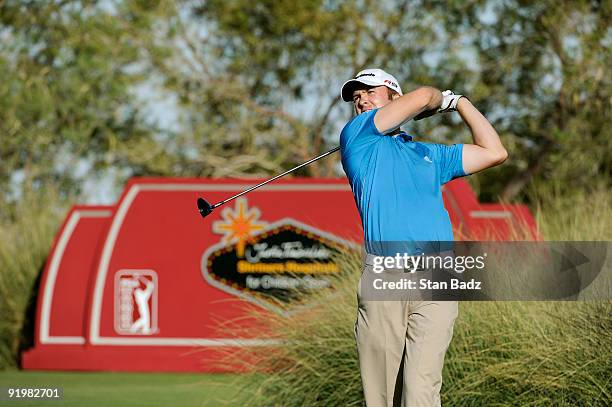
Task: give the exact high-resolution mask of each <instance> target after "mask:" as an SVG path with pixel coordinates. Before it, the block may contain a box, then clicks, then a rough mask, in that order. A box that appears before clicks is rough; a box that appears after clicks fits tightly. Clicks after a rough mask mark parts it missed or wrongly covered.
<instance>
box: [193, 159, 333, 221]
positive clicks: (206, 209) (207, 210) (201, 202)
mask: <svg viewBox="0 0 612 407" xmlns="http://www.w3.org/2000/svg"><path fill="white" fill-rule="evenodd" d="M338 150H340V147H336V148H333V149H331V150H329V151H328V152H326V153H323V154H321V155H320V156H318V157H315V158H313V159H312V160H308V161H306V162H305V163H302V164H300V165H298V166H297V167H295V168H292V169H290V170H287V171H285V172H283V173H282V174H279V175H277V176H275V177H273V178H270V179H269V180H266V181H264V182H262V183H261V184H257V185H255V186H254V187H251V188H249V189H247V190H246V191H242V192H240V193H239V194H236V195H234V196H232V197H229V198H227V199H225V200H223V201H221V202H217V203H216V204H214V205H211V204H209V203H208V201H207V200H206V199H204V198H198V210H199V211H200V215H202V217H203V218H205V217H207V216H208V215H210V214H211V212H212V211H213V209H215V208H218V207H219V206H221V205H223V204H225V203H227V202H229V201H231V200H233V199H236V198H238V197H239V196H242V195H244V194H246V193H249V192H251V191H252V190H254V189H257V188H259V187H261V186H263V185H266V184H268V183H270V182H272V181H274V180H275V179H278V178H280V177H282V176H285V175H287V174H289V173H290V172H293V171H295V170H298V169H300V168H302V167H305V166H307V165H308V164H310V163H313V162H315V161H317V160H319V159H321V158H323V157H325V156H328V155H330V154H332V153H335V152H336V151H338Z"/></svg>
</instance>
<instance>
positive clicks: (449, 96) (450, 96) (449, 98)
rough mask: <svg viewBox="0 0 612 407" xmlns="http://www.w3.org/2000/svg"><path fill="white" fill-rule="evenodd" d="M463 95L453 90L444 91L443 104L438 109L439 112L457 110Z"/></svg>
mask: <svg viewBox="0 0 612 407" xmlns="http://www.w3.org/2000/svg"><path fill="white" fill-rule="evenodd" d="M462 97H464V96H463V95H455V94H454V93H453V91H452V90H445V91H444V92H442V104H441V105H440V108H439V109H438V113H446V112H455V111H457V103H459V99H461V98H462Z"/></svg>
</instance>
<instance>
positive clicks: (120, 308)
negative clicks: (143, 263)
mask: <svg viewBox="0 0 612 407" xmlns="http://www.w3.org/2000/svg"><path fill="white" fill-rule="evenodd" d="M115 332H117V333H118V334H121V335H152V334H154V333H156V332H157V273H155V271H153V270H125V269H124V270H119V271H118V272H117V273H116V274H115Z"/></svg>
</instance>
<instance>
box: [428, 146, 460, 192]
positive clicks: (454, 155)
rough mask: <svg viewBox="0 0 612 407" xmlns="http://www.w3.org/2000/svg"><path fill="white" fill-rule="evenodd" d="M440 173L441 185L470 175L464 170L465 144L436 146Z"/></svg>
mask: <svg viewBox="0 0 612 407" xmlns="http://www.w3.org/2000/svg"><path fill="white" fill-rule="evenodd" d="M434 147H435V150H436V155H437V160H436V165H437V166H438V170H439V173H440V185H444V184H446V183H447V182H449V181H451V180H453V179H455V178H458V177H463V176H466V175H468V174H466V173H465V171H464V170H463V144H453V145H451V146H447V145H444V144H434Z"/></svg>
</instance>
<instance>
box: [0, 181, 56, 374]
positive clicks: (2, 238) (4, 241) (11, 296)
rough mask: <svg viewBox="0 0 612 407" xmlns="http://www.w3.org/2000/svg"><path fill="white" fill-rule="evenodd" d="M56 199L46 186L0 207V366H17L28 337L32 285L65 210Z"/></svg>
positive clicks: (31, 308) (31, 326) (31, 324)
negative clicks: (17, 200) (18, 200)
mask: <svg viewBox="0 0 612 407" xmlns="http://www.w3.org/2000/svg"><path fill="white" fill-rule="evenodd" d="M61 202H62V200H61V199H60V198H59V196H58V194H57V193H56V192H55V191H53V190H45V191H38V192H37V193H34V192H29V193H28V194H27V195H26V196H24V197H23V198H22V200H21V201H20V203H19V204H18V205H16V206H10V207H9V206H7V207H3V208H2V209H0V211H1V212H0V213H1V216H0V369H5V368H8V367H16V366H18V363H19V353H20V350H21V349H22V348H24V347H26V346H28V345H29V344H30V342H31V341H32V332H33V323H34V320H33V316H34V315H33V312H34V309H35V301H36V292H35V288H36V287H35V285H36V283H37V281H38V278H39V277H40V274H41V271H42V269H43V266H44V262H45V259H46V257H47V255H48V254H49V249H50V247H51V242H52V241H53V237H54V235H55V233H56V232H57V229H58V227H59V224H60V222H61V220H62V216H63V215H65V210H66V205H65V204H62V203H61Z"/></svg>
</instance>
